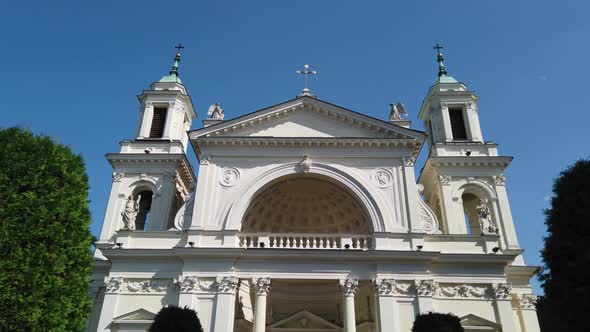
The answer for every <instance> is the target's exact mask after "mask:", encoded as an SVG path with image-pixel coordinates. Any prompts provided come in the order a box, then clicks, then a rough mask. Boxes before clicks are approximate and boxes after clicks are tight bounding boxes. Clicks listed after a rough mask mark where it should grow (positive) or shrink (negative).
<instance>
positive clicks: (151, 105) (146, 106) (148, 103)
mask: <svg viewBox="0 0 590 332" xmlns="http://www.w3.org/2000/svg"><path fill="white" fill-rule="evenodd" d="M144 107H145V108H152V107H154V104H152V102H151V101H147V102H146V103H145V105H144Z"/></svg>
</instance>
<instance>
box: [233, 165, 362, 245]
mask: <svg viewBox="0 0 590 332" xmlns="http://www.w3.org/2000/svg"><path fill="white" fill-rule="evenodd" d="M242 232H244V233H314V234H369V233H371V232H372V227H371V219H370V218H369V215H368V213H367V211H366V210H365V209H364V207H363V205H362V204H361V203H360V202H359V200H358V199H357V198H356V197H355V196H354V195H353V194H352V193H350V191H349V190H347V189H346V188H345V187H343V186H342V185H339V184H338V183H336V182H334V181H331V180H330V179H329V178H326V177H321V176H317V175H316V176H312V175H308V174H305V175H291V176H285V177H282V178H279V179H277V180H275V181H273V182H271V183H269V184H267V185H266V186H264V187H263V188H262V189H261V190H259V192H258V193H257V194H256V195H255V198H254V199H253V200H252V203H251V204H250V206H249V207H248V209H247V211H246V213H245V215H244V217H243V219H242Z"/></svg>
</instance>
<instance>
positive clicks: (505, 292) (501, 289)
mask: <svg viewBox="0 0 590 332" xmlns="http://www.w3.org/2000/svg"><path fill="white" fill-rule="evenodd" d="M511 290H512V286H510V284H494V285H492V291H493V295H494V298H495V299H496V300H510V291H511Z"/></svg>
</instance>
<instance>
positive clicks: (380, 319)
mask: <svg viewBox="0 0 590 332" xmlns="http://www.w3.org/2000/svg"><path fill="white" fill-rule="evenodd" d="M394 283H395V281H394V280H393V279H373V289H374V291H375V304H376V316H377V322H376V323H377V331H378V332H386V331H387V332H398V331H400V327H399V319H400V316H399V304H398V303H397V301H396V300H395V298H394Z"/></svg>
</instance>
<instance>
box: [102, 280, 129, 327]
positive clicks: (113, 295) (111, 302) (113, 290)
mask: <svg viewBox="0 0 590 332" xmlns="http://www.w3.org/2000/svg"><path fill="white" fill-rule="evenodd" d="M105 284H106V289H105V295H104V300H103V302H102V310H101V311H100V318H99V319H98V326H97V329H96V331H99V332H107V331H111V327H110V326H111V323H112V321H113V318H114V317H115V311H116V310H117V300H118V299H119V289H120V288H121V286H122V285H123V277H105Z"/></svg>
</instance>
